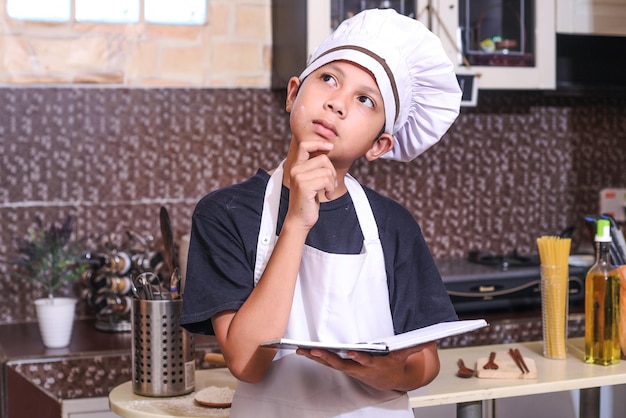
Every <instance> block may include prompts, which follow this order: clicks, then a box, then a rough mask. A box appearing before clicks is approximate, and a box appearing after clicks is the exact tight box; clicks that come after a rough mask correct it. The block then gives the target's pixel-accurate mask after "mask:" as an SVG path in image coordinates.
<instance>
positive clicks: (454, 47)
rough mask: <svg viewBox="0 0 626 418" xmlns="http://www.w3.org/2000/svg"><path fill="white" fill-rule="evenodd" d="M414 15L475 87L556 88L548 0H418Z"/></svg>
mask: <svg viewBox="0 0 626 418" xmlns="http://www.w3.org/2000/svg"><path fill="white" fill-rule="evenodd" d="M417 16H418V18H419V19H420V20H421V21H422V22H424V23H425V24H427V25H429V27H430V28H431V29H432V31H433V32H434V33H435V34H437V35H438V36H439V37H440V39H441V41H442V43H443V45H444V48H445V49H446V52H447V53H448V56H449V57H450V59H451V60H452V62H453V63H454V64H455V66H456V69H457V72H458V73H470V74H475V75H477V79H478V80H477V82H478V88H480V89H533V90H534V89H554V88H555V85H556V77H555V66H556V58H555V56H556V54H555V51H556V48H555V33H556V31H555V3H554V1H553V0H548V1H545V0H543V1H539V0H502V1H493V0H429V1H426V0H422V1H419V2H418V13H417Z"/></svg>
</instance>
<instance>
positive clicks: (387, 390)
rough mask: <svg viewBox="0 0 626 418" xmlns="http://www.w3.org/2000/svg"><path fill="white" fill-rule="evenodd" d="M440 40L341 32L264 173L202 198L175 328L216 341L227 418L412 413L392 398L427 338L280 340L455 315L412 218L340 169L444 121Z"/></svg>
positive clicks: (430, 353) (369, 26)
mask: <svg viewBox="0 0 626 418" xmlns="http://www.w3.org/2000/svg"><path fill="white" fill-rule="evenodd" d="M460 96H461V93H460V89H459V86H458V83H457V81H456V77H455V75H454V73H453V69H452V65H451V64H450V62H449V60H448V59H447V57H446V56H445V53H444V52H443V49H442V47H441V44H440V42H439V40H438V38H436V37H435V36H434V35H433V34H431V33H430V32H429V31H428V30H427V29H426V28H425V27H424V26H423V25H421V24H420V23H419V22H417V21H415V20H413V19H410V18H408V17H405V16H402V15H400V14H398V13H396V12H395V11H393V10H367V11H364V12H361V13H359V14H358V15H356V16H355V17H353V18H351V19H349V20H347V21H345V22H343V23H342V24H341V25H340V26H339V28H337V30H336V31H335V32H334V33H333V35H331V36H330V37H329V38H328V39H327V40H326V41H325V42H324V43H322V44H321V45H320V46H319V47H318V49H317V50H316V51H315V52H314V53H313V54H312V56H311V58H310V60H309V64H308V66H307V68H306V69H305V70H304V72H303V73H302V74H301V75H300V77H293V78H292V79H291V80H290V81H289V85H288V87H287V101H286V109H287V111H288V112H289V113H290V126H291V131H292V139H291V143H290V147H289V151H288V154H287V157H286V159H285V160H284V161H283V162H282V163H281V164H280V165H279V166H278V167H277V168H276V169H274V170H272V171H271V172H269V173H268V172H265V171H262V170H259V171H258V172H257V174H256V175H255V176H254V177H252V178H251V179H249V180H247V181H245V182H243V183H241V184H238V185H234V186H231V187H227V188H225V189H221V190H218V191H216V192H214V193H211V194H210V195H208V196H207V197H205V198H203V199H202V200H201V201H200V202H199V204H198V206H197V208H196V210H195V212H194V215H193V222H192V232H191V243H190V250H189V261H188V266H187V276H186V286H185V297H184V304H183V314H182V316H181V324H182V325H183V326H185V327H186V328H187V329H188V330H190V331H192V332H197V333H205V334H215V336H216V338H217V341H218V343H219V345H220V349H221V351H222V353H223V354H224V357H225V359H226V362H227V365H228V368H229V369H230V371H231V372H232V373H233V375H234V376H235V377H237V378H238V379H239V381H240V382H239V385H238V388H237V391H236V394H235V399H234V401H233V407H232V410H231V416H232V417H299V418H300V417H309V416H310V417H334V416H342V417H343V416H346V417H347V416H359V417H370V416H371V417H377V418H378V417H412V416H413V414H412V412H411V410H410V408H409V404H408V396H407V395H406V391H409V390H412V389H415V388H418V387H420V386H423V385H426V384H428V383H429V382H430V381H432V379H434V378H435V376H436V375H437V373H438V372H439V360H438V356H437V349H436V344H435V343H434V342H433V343H429V344H424V345H422V346H419V347H413V348H409V349H405V350H400V351H397V352H394V353H391V354H390V355H388V356H381V357H376V356H371V355H369V354H365V353H358V352H349V353H348V356H349V358H348V359H341V358H339V357H338V356H336V355H335V354H333V353H331V352H327V351H324V350H301V349H300V350H297V351H296V353H294V352H293V351H284V350H276V349H271V348H260V347H259V344H261V343H263V342H265V341H268V340H271V339H275V338H281V337H287V338H296V339H308V340H317V341H337V342H356V341H371V340H375V339H376V338H381V337H384V336H388V335H393V334H397V333H401V332H405V331H409V330H413V329H416V328H420V327H423V326H427V325H431V324H433V323H437V322H442V321H449V320H455V319H456V314H455V312H454V309H453V307H452V305H451V303H450V300H449V297H448V295H447V293H446V291H445V288H444V286H443V283H442V281H441V277H440V276H439V273H438V271H437V268H436V266H435V264H434V262H433V259H432V256H431V255H430V251H429V250H428V247H427V246H426V244H425V242H424V238H423V236H422V234H421V230H420V228H419V226H418V225H417V223H416V222H415V220H414V218H413V217H412V215H411V214H410V213H408V211H406V210H405V209H404V208H402V207H401V206H400V205H399V204H397V203H395V202H393V201H391V200H389V199H387V198H384V197H382V196H381V195H379V194H377V193H375V192H374V191H372V190H370V189H367V188H365V187H363V186H361V185H360V184H359V183H358V182H357V181H356V180H355V179H354V178H352V177H351V176H350V175H349V174H348V170H349V169H350V167H351V166H352V164H353V163H354V161H355V160H357V159H358V158H361V157H365V158H366V159H367V160H369V161H373V160H376V159H378V158H381V157H383V158H392V159H396V160H400V161H410V160H412V159H413V158H415V157H416V156H417V155H418V154H420V153H421V152H423V151H424V150H426V149H427V148H428V147H429V146H431V145H432V144H434V143H435V142H437V141H438V140H439V139H440V138H441V136H442V135H443V134H444V133H445V132H446V131H447V129H448V128H449V126H450V125H451V124H452V122H453V121H454V120H455V119H456V116H457V115H458V111H459V103H460Z"/></svg>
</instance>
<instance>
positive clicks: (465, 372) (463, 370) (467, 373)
mask: <svg viewBox="0 0 626 418" xmlns="http://www.w3.org/2000/svg"><path fill="white" fill-rule="evenodd" d="M456 364H457V365H458V366H459V371H458V372H456V375H457V376H459V377H462V378H468V377H472V376H474V370H472V369H470V368H469V367H466V366H465V363H463V359H459V361H457V363H456Z"/></svg>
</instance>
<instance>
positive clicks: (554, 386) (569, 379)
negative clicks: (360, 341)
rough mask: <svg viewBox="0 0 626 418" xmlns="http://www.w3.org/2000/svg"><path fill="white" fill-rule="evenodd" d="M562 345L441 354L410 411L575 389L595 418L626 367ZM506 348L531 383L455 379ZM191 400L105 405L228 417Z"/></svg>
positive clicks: (210, 374)
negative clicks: (525, 367)
mask: <svg viewBox="0 0 626 418" xmlns="http://www.w3.org/2000/svg"><path fill="white" fill-rule="evenodd" d="M567 346H568V354H567V358H566V359H565V360H552V359H547V358H545V357H544V356H543V354H542V351H543V344H542V343H541V342H540V341H535V342H530V343H515V344H506V345H490V346H483V347H463V348H456V349H449V350H441V351H440V358H441V371H440V373H439V376H437V378H436V379H435V380H434V381H433V382H432V383H430V384H429V385H427V386H425V387H422V388H420V389H417V390H413V391H411V392H409V399H410V404H411V407H413V408H421V407H426V406H434V405H446V404H457V416H458V417H463V418H465V417H478V416H482V401H483V400H492V399H501V398H509V397H518V396H526V395H535V394H547V393H553V392H560V391H564V390H580V391H581V398H580V399H581V411H585V412H584V416H585V418H591V417H598V416H599V402H600V401H601V399H600V397H599V396H600V395H599V390H597V389H596V388H599V387H600V386H611V385H619V384H624V383H626V363H625V362H622V363H619V364H617V365H613V366H610V367H602V366H596V365H589V364H585V363H584V362H583V354H584V341H583V339H582V338H573V339H570V340H568V342H567ZM510 348H517V349H519V350H520V352H521V353H522V355H523V356H524V358H525V359H526V361H527V362H528V364H529V365H531V369H533V368H534V367H535V366H536V370H537V375H536V378H507V379H481V378H470V379H460V378H458V377H457V376H456V372H457V365H456V361H457V359H459V358H464V359H465V360H466V361H467V362H468V363H467V364H471V365H473V364H474V362H475V361H476V360H477V359H479V358H481V357H486V356H487V353H489V352H497V353H502V352H504V353H506V352H507V350H509V349H510ZM501 364H502V363H501ZM517 375H518V376H520V374H519V373H518V374H517ZM196 381H197V384H196V392H198V391H200V390H201V389H203V388H205V387H208V386H229V387H231V388H234V387H236V384H237V381H236V380H235V378H234V377H233V376H232V375H231V374H230V372H229V371H228V370H227V369H225V368H223V369H214V370H202V371H198V372H197V373H196ZM194 396H195V393H191V394H189V395H185V396H177V397H169V398H168V397H165V398H154V397H145V396H140V395H136V394H135V393H133V389H132V385H131V382H125V383H123V384H121V385H119V386H117V387H116V388H115V389H113V391H111V393H110V394H109V402H110V405H111V409H112V410H113V411H114V412H116V413H118V414H120V415H121V416H122V417H125V418H156V417H181V418H191V417H203V416H216V417H217V416H219V417H228V415H229V412H230V410H229V409H228V408H227V409H212V408H206V407H202V406H199V405H198V404H196V403H195V402H194ZM581 415H582V414H581Z"/></svg>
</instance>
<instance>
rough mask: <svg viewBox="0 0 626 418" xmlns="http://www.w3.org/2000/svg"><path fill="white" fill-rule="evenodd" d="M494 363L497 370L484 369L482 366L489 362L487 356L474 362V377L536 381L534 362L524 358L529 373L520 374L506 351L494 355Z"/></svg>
mask: <svg viewBox="0 0 626 418" xmlns="http://www.w3.org/2000/svg"><path fill="white" fill-rule="evenodd" d="M494 361H495V363H496V364H497V365H498V369H496V370H494V369H485V368H484V367H483V366H484V365H485V364H487V363H488V362H489V356H486V357H482V358H479V359H478V360H477V361H476V376H477V377H482V378H486V379H536V378H537V366H536V364H535V360H533V359H531V358H528V357H524V361H525V362H526V366H528V370H530V372H529V373H522V371H521V370H520V369H519V367H517V364H515V361H514V360H513V357H511V356H510V355H509V353H508V352H507V351H501V352H497V353H496V358H495V360H494Z"/></svg>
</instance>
